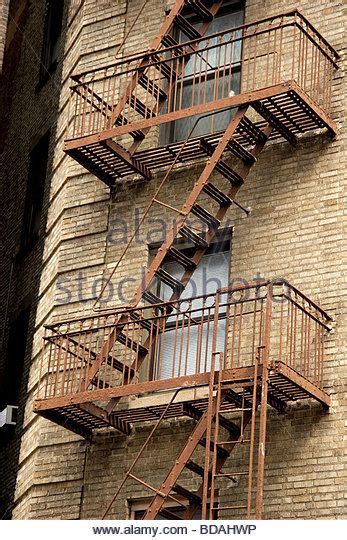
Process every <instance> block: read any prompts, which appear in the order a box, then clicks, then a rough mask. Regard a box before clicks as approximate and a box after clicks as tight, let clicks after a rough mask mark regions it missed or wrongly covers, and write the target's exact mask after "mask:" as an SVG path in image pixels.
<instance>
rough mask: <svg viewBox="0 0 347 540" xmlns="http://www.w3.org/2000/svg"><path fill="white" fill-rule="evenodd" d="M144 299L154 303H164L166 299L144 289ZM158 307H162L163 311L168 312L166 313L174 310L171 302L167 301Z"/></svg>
mask: <svg viewBox="0 0 347 540" xmlns="http://www.w3.org/2000/svg"><path fill="white" fill-rule="evenodd" d="M142 299H143V300H144V301H145V302H148V303H149V304H153V305H156V304H163V303H164V300H162V299H161V298H160V297H159V296H157V295H156V294H154V293H153V292H152V291H144V292H143V293H142ZM158 309H160V310H161V311H163V312H166V313H171V312H172V311H173V306H171V305H170V304H167V303H165V304H164V305H162V306H160V305H159V306H158Z"/></svg>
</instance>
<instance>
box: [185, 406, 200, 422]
mask: <svg viewBox="0 0 347 540" xmlns="http://www.w3.org/2000/svg"><path fill="white" fill-rule="evenodd" d="M183 412H184V413H185V414H186V415H187V416H189V417H190V418H193V420H197V421H198V420H200V418H201V417H202V415H203V414H204V413H203V412H202V411H201V410H200V409H197V408H196V407H194V405H192V404H191V403H188V402H187V403H184V404H183Z"/></svg>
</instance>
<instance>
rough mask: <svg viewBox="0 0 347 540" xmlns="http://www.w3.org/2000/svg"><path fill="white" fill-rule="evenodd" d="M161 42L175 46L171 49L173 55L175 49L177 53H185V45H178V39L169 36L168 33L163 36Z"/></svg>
mask: <svg viewBox="0 0 347 540" xmlns="http://www.w3.org/2000/svg"><path fill="white" fill-rule="evenodd" d="M161 42H162V44H163V45H164V46H165V47H175V49H174V50H173V51H172V53H173V55H174V54H175V52H176V51H177V54H178V55H183V54H185V53H186V49H185V47H183V46H182V45H180V43H178V41H176V40H175V38H173V37H172V36H170V34H167V35H166V36H164V37H163V39H162V40H161Z"/></svg>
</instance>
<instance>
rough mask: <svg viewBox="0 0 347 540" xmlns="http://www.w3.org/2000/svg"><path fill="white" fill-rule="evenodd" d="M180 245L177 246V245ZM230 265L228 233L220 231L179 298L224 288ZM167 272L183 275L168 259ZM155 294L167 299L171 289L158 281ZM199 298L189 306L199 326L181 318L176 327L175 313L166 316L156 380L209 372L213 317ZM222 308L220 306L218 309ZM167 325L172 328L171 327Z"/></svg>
mask: <svg viewBox="0 0 347 540" xmlns="http://www.w3.org/2000/svg"><path fill="white" fill-rule="evenodd" d="M176 247H179V246H176ZM180 249H182V251H184V253H185V254H186V255H187V256H188V257H189V256H191V255H192V254H193V252H194V248H191V247H189V246H188V247H186V246H184V245H183V246H181V247H180ZM229 267H230V236H229V234H228V235H226V231H221V233H220V237H219V240H218V237H217V240H216V242H215V243H214V244H212V245H211V246H210V249H209V250H208V251H207V252H206V254H205V255H204V257H203V258H202V260H201V262H200V264H199V266H198V267H197V269H196V270H195V272H194V274H193V275H192V278H191V280H190V281H189V283H188V284H187V287H186V288H185V290H184V291H183V293H182V295H181V299H185V298H187V299H189V298H192V297H196V296H200V295H207V294H210V293H214V292H215V291H216V290H217V289H220V288H222V287H227V285H228V282H229ZM164 270H166V271H167V272H168V273H169V274H170V275H172V276H173V277H175V278H176V279H178V280H179V279H180V278H181V276H182V275H183V272H184V270H183V268H182V266H180V265H179V264H178V263H176V262H175V261H172V262H170V261H168V262H167V263H166V264H165V265H164ZM158 289H159V290H158V296H159V297H160V298H162V299H163V300H164V301H167V300H168V299H169V298H170V296H171V294H172V289H171V288H170V287H168V286H167V285H165V284H162V283H161V282H159V285H158ZM202 306H203V301H202V299H201V298H200V299H196V300H193V301H192V304H191V309H193V310H194V319H195V321H198V322H199V321H201V320H203V321H204V322H201V323H199V324H198V325H195V326H194V325H191V326H190V327H189V330H188V328H186V327H185V326H184V324H183V323H182V321H181V319H180V320H179V323H178V327H177V315H176V314H175V313H174V312H173V314H172V316H170V317H168V320H167V323H166V331H165V334H164V335H163V336H162V338H161V343H160V347H159V350H158V352H157V355H158V356H160V360H157V361H156V360H155V359H154V360H155V361H154V364H155V365H157V366H158V367H157V368H154V369H156V371H157V373H156V374H155V376H156V378H158V379H169V378H172V377H180V376H185V375H192V374H195V373H204V372H206V371H209V369H210V365H211V352H212V333H213V332H212V320H210V318H208V319H207V320H206V317H208V313H209V311H208V310H206V309H205V310H202ZM221 309H222V308H221ZM180 317H181V316H180ZM170 325H171V326H172V329H170ZM225 332H226V322H225V319H222V320H220V321H219V323H218V333H217V350H219V351H224V346H225Z"/></svg>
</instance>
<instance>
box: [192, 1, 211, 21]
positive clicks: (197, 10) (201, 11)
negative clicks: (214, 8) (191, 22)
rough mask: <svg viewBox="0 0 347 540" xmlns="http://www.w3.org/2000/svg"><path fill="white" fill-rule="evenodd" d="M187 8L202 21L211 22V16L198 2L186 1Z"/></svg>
mask: <svg viewBox="0 0 347 540" xmlns="http://www.w3.org/2000/svg"><path fill="white" fill-rule="evenodd" d="M186 4H187V6H189V7H190V8H191V9H192V10H193V11H195V13H196V14H197V15H199V16H200V17H201V19H202V20H203V21H212V19H213V15H212V13H211V11H210V10H209V9H207V7H206V6H205V5H204V3H203V2H201V1H200V0H186Z"/></svg>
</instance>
